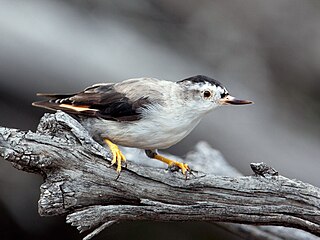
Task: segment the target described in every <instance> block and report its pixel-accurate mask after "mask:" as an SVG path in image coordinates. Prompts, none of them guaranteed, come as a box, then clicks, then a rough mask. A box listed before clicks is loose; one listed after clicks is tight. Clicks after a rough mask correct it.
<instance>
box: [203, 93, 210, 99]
mask: <svg viewBox="0 0 320 240" xmlns="http://www.w3.org/2000/svg"><path fill="white" fill-rule="evenodd" d="M203 97H204V98H209V97H211V92H210V91H204V92H203Z"/></svg>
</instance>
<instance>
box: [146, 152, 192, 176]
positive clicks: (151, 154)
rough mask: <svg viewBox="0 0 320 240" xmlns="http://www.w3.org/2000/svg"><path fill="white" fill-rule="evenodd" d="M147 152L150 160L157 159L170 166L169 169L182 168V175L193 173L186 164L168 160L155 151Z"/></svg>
mask: <svg viewBox="0 0 320 240" xmlns="http://www.w3.org/2000/svg"><path fill="white" fill-rule="evenodd" d="M145 152H146V155H147V156H148V157H149V158H154V159H157V160H159V161H161V162H164V163H166V164H168V166H169V167H172V166H176V167H178V168H180V169H181V171H182V174H184V175H186V174H187V172H190V171H191V169H190V167H189V166H188V164H186V163H181V162H178V161H175V160H171V159H169V158H166V157H164V156H161V155H159V154H158V153H157V152H156V151H153V150H145Z"/></svg>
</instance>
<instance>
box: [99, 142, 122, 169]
mask: <svg viewBox="0 0 320 240" xmlns="http://www.w3.org/2000/svg"><path fill="white" fill-rule="evenodd" d="M104 142H105V143H106V144H107V145H108V147H109V148H110V151H111V152H112V156H113V158H112V161H111V165H114V164H117V173H118V174H120V172H121V164H122V162H126V157H125V156H124V155H123V154H122V152H121V151H120V149H119V147H118V146H117V145H116V144H114V143H113V142H111V141H110V140H108V139H105V140H104Z"/></svg>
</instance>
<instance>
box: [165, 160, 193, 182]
mask: <svg viewBox="0 0 320 240" xmlns="http://www.w3.org/2000/svg"><path fill="white" fill-rule="evenodd" d="M169 168H170V169H171V170H173V171H178V170H179V169H181V172H182V174H183V175H185V176H186V179H187V178H188V174H192V171H191V168H190V167H189V165H188V164H187V163H182V162H177V161H172V162H171V163H170V164H169Z"/></svg>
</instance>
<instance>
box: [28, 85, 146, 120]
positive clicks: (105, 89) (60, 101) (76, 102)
mask: <svg viewBox="0 0 320 240" xmlns="http://www.w3.org/2000/svg"><path fill="white" fill-rule="evenodd" d="M40 95H41V96H44V97H48V98H49V99H48V100H46V101H40V102H35V103H33V105H34V106H37V107H42V108H47V109H51V110H62V111H65V112H67V113H70V114H75V115H83V116H88V117H99V118H103V119H107V120H114V121H136V120H139V119H140V118H141V111H142V109H143V108H144V107H146V106H147V105H148V104H150V101H149V100H148V97H144V96H141V97H139V98H137V99H133V100H132V99H130V98H128V97H127V96H126V94H125V93H121V92H118V91H116V90H115V88H114V84H96V85H93V86H91V87H88V88H86V89H85V90H84V91H82V92H78V93H75V94H40Z"/></svg>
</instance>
